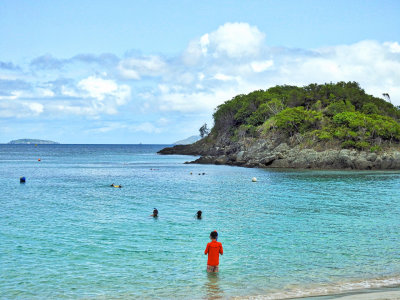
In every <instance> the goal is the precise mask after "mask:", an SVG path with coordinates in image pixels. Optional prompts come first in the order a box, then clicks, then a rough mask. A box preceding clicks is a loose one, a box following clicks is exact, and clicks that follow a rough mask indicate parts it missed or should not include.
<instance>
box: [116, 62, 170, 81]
mask: <svg viewBox="0 0 400 300" xmlns="http://www.w3.org/2000/svg"><path fill="white" fill-rule="evenodd" d="M166 67H167V64H166V63H165V62H164V61H163V60H162V59H161V58H160V57H159V56H148V57H145V58H127V59H123V60H121V61H120V62H119V64H118V70H119V71H120V73H121V76H122V77H124V78H128V79H136V80H138V79H141V77H143V76H160V75H161V74H162V73H163V72H165V69H166Z"/></svg>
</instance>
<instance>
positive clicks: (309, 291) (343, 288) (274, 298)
mask: <svg viewBox="0 0 400 300" xmlns="http://www.w3.org/2000/svg"><path fill="white" fill-rule="evenodd" d="M397 285H400V276H396V277H386V278H376V279H366V280H358V281H349V282H338V283H333V284H326V285H325V284H324V285H318V286H308V287H290V288H289V287H288V288H287V289H284V290H281V291H276V292H271V293H268V294H264V295H257V296H247V297H235V298H234V299H248V300H278V299H293V298H302V297H313V296H326V295H335V294H341V293H347V292H352V291H357V290H363V289H374V288H375V289H376V288H383V287H391V286H397Z"/></svg>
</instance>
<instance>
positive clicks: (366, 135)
mask: <svg viewBox="0 0 400 300" xmlns="http://www.w3.org/2000/svg"><path fill="white" fill-rule="evenodd" d="M213 117H214V127H213V128H212V130H211V132H210V134H209V135H208V136H206V137H204V138H203V139H201V140H200V141H198V142H196V143H194V144H191V145H176V146H174V147H170V148H165V149H163V150H161V151H159V153H160V154H187V155H200V156H201V157H200V158H199V159H197V160H196V161H194V162H193V163H204V164H227V165H237V166H244V167H261V168H310V169H356V170H380V169H381V170H389V169H397V170H399V169H400V108H399V107H396V106H394V105H393V104H392V103H391V102H390V96H389V94H387V93H383V94H382V98H378V97H374V96H372V95H368V94H367V93H365V91H364V90H363V89H362V88H361V87H360V86H359V84H358V83H357V82H343V81H342V82H338V83H326V84H310V85H307V86H304V87H297V86H289V85H283V86H275V87H272V88H270V89H268V90H258V91H254V92H251V93H249V94H247V95H238V96H236V97H234V98H233V99H231V100H229V101H226V102H225V103H224V104H222V105H220V106H218V107H217V109H216V111H215V112H214V115H213Z"/></svg>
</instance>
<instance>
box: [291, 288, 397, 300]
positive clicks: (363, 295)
mask: <svg viewBox="0 0 400 300" xmlns="http://www.w3.org/2000/svg"><path fill="white" fill-rule="evenodd" d="M297 299H310V300H335V299H337V300H339V299H340V300H364V299H365V300H387V299H391V300H399V299H400V286H397V287H383V288H378V289H376V288H375V289H365V290H358V291H354V292H348V293H343V294H334V295H327V296H316V297H308V298H297Z"/></svg>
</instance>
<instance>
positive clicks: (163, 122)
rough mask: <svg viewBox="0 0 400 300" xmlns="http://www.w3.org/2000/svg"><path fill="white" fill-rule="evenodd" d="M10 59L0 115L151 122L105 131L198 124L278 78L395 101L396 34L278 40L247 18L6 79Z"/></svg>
mask: <svg viewBox="0 0 400 300" xmlns="http://www.w3.org/2000/svg"><path fill="white" fill-rule="evenodd" d="M13 66H14V65H10V64H3V65H1V63H0V101H2V102H1V103H2V104H1V105H2V106H1V108H2V114H1V115H0V116H3V117H4V116H6V115H7V116H9V117H12V116H13V113H14V116H18V117H24V116H38V115H43V114H46V113H49V114H50V113H56V114H58V115H79V116H90V117H93V118H101V117H102V116H103V115H107V116H110V115H113V114H114V115H118V114H120V113H126V114H131V115H136V116H139V115H141V116H143V115H146V116H148V118H147V120H150V119H151V120H155V121H152V122H145V121H146V119H145V118H144V117H143V118H141V120H144V121H143V122H138V123H136V125H134V126H132V127H126V126H127V125H126V124H125V125H116V124H114V123H113V124H112V126H111V125H110V126H103V127H104V128H103V127H101V126H100V127H99V128H103V129H101V130H103V131H104V132H109V131H112V130H117V129H121V128H123V129H125V130H129V131H131V132H139V131H141V132H147V133H159V132H160V130H161V129H160V128H163V127H164V126H166V127H168V126H172V124H174V123H176V122H180V121H179V120H180V119H179V117H177V116H187V115H190V116H192V117H193V118H197V119H198V122H199V124H200V122H203V123H204V118H210V116H211V115H212V112H213V110H214V109H215V107H217V106H218V105H219V104H221V103H223V102H224V101H226V100H229V99H231V98H232V97H233V96H235V95H237V94H241V93H248V92H250V91H253V90H256V89H267V88H269V87H271V86H274V85H277V84H290V85H307V84H310V83H314V82H315V83H324V82H331V81H332V82H336V81H358V82H359V83H360V85H361V86H362V87H363V88H364V89H365V90H366V92H368V93H372V94H374V95H375V96H381V95H382V93H389V94H390V96H391V99H392V102H393V103H394V104H397V105H399V104H400V88H399V87H400V45H399V41H388V42H384V43H380V42H377V41H360V42H358V43H353V44H348V45H333V46H330V47H321V48H317V49H291V48H284V47H280V48H277V47H273V46H271V45H268V39H267V36H266V35H265V33H263V32H261V31H260V30H259V29H258V28H257V27H256V26H252V25H250V24H247V23H226V24H224V25H222V26H220V27H218V28H216V30H214V31H210V32H205V33H204V34H202V35H201V36H199V37H198V38H194V39H193V40H192V41H189V42H188V46H187V47H186V49H182V53H180V54H178V55H176V56H172V57H167V56H161V55H142V54H137V53H134V52H131V53H129V54H127V55H126V56H125V57H123V58H118V57H117V56H115V55H113V54H102V55H91V54H77V55H75V56H73V57H71V58H66V59H60V58H55V57H53V56H51V55H44V56H41V57H38V58H36V59H34V60H32V62H31V64H30V65H29V66H28V69H29V68H30V69H29V70H28V71H27V72H25V73H24V72H22V71H21V72H20V73H19V74H20V76H15V77H16V78H11V79H10V78H8V77H7V76H8V75H7V73H6V71H7V70H5V69H7V68H8V69H10V68H11V69H12V68H13ZM67 66H68V67H67ZM77 66H79V67H77ZM2 68H3V69H2ZM61 69H62V70H61ZM7 72H8V71H7ZM13 72H14V71H13ZM15 72H17V73H18V72H19V71H18V70H17V71H15ZM15 72H14V73H15ZM14 73H13V74H14ZM28 103H34V105H28ZM37 104H40V105H41V106H40V105H37ZM125 105H126V107H125ZM122 106H124V109H120V108H121V107H122ZM155 115H157V116H155ZM151 116H154V118H153V117H151ZM161 116H163V117H161ZM165 116H167V117H166V118H165ZM197 119H196V120H197ZM200 119H202V120H200ZM157 120H158V121H157ZM168 120H175V121H168ZM176 120H178V121H176ZM200 125H201V124H200ZM118 126H125V127H118ZM195 126H197V125H195ZM180 127H181V128H182V130H183V128H184V127H185V128H187V127H186V126H180ZM99 130H100V129H99Z"/></svg>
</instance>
